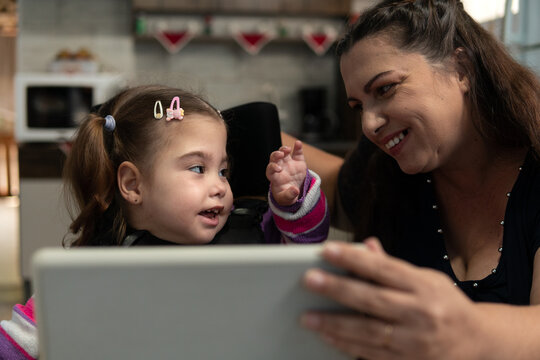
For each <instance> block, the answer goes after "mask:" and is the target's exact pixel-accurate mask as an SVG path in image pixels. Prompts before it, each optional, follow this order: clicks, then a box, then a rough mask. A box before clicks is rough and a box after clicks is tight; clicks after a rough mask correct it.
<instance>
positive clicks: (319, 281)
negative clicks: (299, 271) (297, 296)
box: [306, 270, 324, 288]
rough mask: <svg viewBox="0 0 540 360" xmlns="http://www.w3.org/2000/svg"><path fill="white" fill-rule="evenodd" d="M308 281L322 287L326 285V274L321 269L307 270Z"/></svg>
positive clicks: (312, 284) (311, 284)
mask: <svg viewBox="0 0 540 360" xmlns="http://www.w3.org/2000/svg"><path fill="white" fill-rule="evenodd" d="M306 282H307V284H308V285H310V286H313V287H317V288H318V287H321V286H323V285H324V275H323V274H322V273H321V272H320V271H319V270H308V271H307V272H306Z"/></svg>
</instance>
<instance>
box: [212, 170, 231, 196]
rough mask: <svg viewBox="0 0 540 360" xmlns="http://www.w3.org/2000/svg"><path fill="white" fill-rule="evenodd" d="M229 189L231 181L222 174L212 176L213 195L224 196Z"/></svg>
mask: <svg viewBox="0 0 540 360" xmlns="http://www.w3.org/2000/svg"><path fill="white" fill-rule="evenodd" d="M228 189H229V183H228V182H227V180H226V179H225V178H224V177H222V176H219V175H218V176H215V177H213V178H212V185H211V195H212V196H218V197H223V196H225V194H226V193H227V191H228Z"/></svg>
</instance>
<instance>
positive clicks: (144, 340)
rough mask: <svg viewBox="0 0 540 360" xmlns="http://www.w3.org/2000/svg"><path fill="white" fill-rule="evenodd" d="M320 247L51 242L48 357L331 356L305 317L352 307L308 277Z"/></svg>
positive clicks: (42, 322) (39, 303)
mask: <svg viewBox="0 0 540 360" xmlns="http://www.w3.org/2000/svg"><path fill="white" fill-rule="evenodd" d="M320 249H321V247H320V245H243V246H235V245H228V246H193V247H191V246H189V247H185V246H178V247H138V248H137V247H135V248H84V249H80V248H78V249H69V250H64V249H58V248H56V249H52V248H51V249H43V250H40V251H39V252H38V253H36V255H35V256H34V258H33V271H34V282H33V284H34V292H35V297H36V316H37V324H38V334H39V342H40V345H39V346H40V355H41V357H40V358H41V359H48V360H68V359H69V360H73V359H78V360H84V359H92V360H95V359H131V360H133V359H144V360H148V359H156V360H157V359H185V360H204V359H222V360H223V359H225V360H227V359H231V360H233V359H234V360H239V359H247V360H265V359H268V360H276V359H279V360H286V359H291V360H293V359H294V360H299V359H310V360H316V359H321V360H323V359H324V360H331V359H345V358H346V357H345V356H344V355H343V354H341V353H340V352H338V351H337V350H335V349H333V348H332V347H330V346H328V345H327V344H325V343H324V342H323V341H321V339H320V338H319V336H318V335H317V334H315V333H313V332H311V331H308V330H305V329H304V328H302V327H301V326H300V325H299V317H300V315H301V314H302V313H303V312H304V311H306V310H308V309H326V310H336V311H346V310H345V309H343V308H342V307H341V306H340V305H338V304H336V303H333V302H332V301H330V300H328V299H326V298H323V297H320V296H318V295H316V294H313V293H311V292H309V291H307V290H305V289H304V287H303V286H302V284H301V279H302V276H303V274H304V273H305V271H306V270H307V269H308V268H311V267H321V268H325V269H327V270H330V271H336V270H335V269H332V268H331V267H330V266H329V265H328V264H326V263H324V262H323V261H322V260H321V258H320V256H319V253H320Z"/></svg>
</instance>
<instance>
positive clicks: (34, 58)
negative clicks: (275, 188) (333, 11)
mask: <svg viewBox="0 0 540 360" xmlns="http://www.w3.org/2000/svg"><path fill="white" fill-rule="evenodd" d="M131 21H132V15H131V2H130V1H129V0H114V1H108V0H93V1H86V0H69V1H68V0H20V1H19V36H18V44H17V71H45V70H46V69H47V66H48V64H49V63H50V61H51V60H52V59H53V58H54V56H55V54H56V53H57V52H58V51H59V50H60V49H63V48H68V49H70V50H72V51H75V50H77V49H79V48H80V47H85V48H87V49H89V50H90V51H92V52H93V53H94V54H96V55H97V57H98V59H99V61H100V62H101V63H102V64H103V68H104V69H105V70H107V71H119V72H122V73H124V74H125V75H126V76H127V77H128V78H129V80H130V84H141V83H162V84H167V85H174V86H179V87H184V88H187V89H190V90H193V91H196V92H198V93H201V94H203V95H204V96H205V97H206V98H207V99H208V100H209V101H211V102H212V103H213V104H215V105H216V106H217V107H219V108H227V107H229V106H234V105H237V104H239V103H242V102H248V101H254V100H258V101H261V100H262V101H271V102H274V103H276V104H277V105H278V108H279V112H280V117H281V119H282V127H283V129H284V130H287V131H289V132H293V133H295V132H298V131H299V130H300V126H301V124H300V106H299V99H298V90H299V89H300V88H302V87H308V86H326V87H328V88H329V102H330V104H329V105H330V106H333V104H334V102H333V101H334V100H333V98H334V89H333V88H334V83H335V81H336V76H337V68H336V63H335V59H334V56H333V54H332V52H331V50H330V51H329V52H328V53H327V54H326V55H324V56H321V57H319V56H317V55H315V54H314V52H313V51H312V50H311V49H309V48H308V46H307V45H306V44H304V43H302V42H292V43H290V42H289V43H269V44H268V45H266V47H264V48H263V49H262V50H261V52H260V53H259V54H258V55H249V54H248V53H246V52H245V51H244V50H242V49H241V48H240V46H239V45H237V44H236V43H235V42H234V41H232V40H231V41H222V42H204V43H203V42H195V41H193V42H191V43H189V44H187V45H186V47H184V48H183V49H182V50H181V51H180V52H179V53H177V54H175V55H171V54H169V53H168V52H167V51H166V50H165V49H164V48H163V47H162V46H161V45H160V44H159V43H158V42H157V41H155V40H153V39H147V40H135V39H134V37H133V35H132V29H131Z"/></svg>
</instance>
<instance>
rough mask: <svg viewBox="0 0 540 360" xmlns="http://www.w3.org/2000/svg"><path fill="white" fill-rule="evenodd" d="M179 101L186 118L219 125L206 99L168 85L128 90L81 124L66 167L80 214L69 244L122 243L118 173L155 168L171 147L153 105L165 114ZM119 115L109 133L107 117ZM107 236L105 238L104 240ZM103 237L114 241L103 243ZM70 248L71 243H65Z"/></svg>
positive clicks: (68, 193)
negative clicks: (130, 167) (122, 168)
mask: <svg viewBox="0 0 540 360" xmlns="http://www.w3.org/2000/svg"><path fill="white" fill-rule="evenodd" d="M175 96H178V97H180V102H181V107H182V108H183V109H184V111H185V114H184V115H185V116H189V115H190V114H204V115H209V116H212V117H214V118H216V119H218V120H219V121H223V120H222V119H221V115H220V113H219V112H218V111H217V110H216V109H215V108H214V107H212V106H211V105H210V104H209V103H208V102H206V101H205V100H203V99H202V98H201V97H199V96H196V95H194V94H192V93H189V92H186V91H184V90H180V89H175V88H170V87H165V86H157V85H153V86H139V87H133V88H129V89H127V90H124V91H122V92H120V93H119V94H117V95H116V96H114V97H113V98H111V99H110V100H109V101H107V102H106V103H104V104H102V105H101V106H99V108H98V109H97V111H95V112H92V113H90V114H89V115H88V116H87V117H86V118H85V120H84V121H83V122H82V123H81V125H80V127H79V129H78V130H77V133H76V135H75V139H74V142H73V145H72V147H71V151H70V153H69V155H68V158H67V160H66V164H65V166H64V174H63V176H64V189H65V194H66V197H67V203H68V205H72V206H75V213H76V216H73V215H72V218H73V222H72V223H71V225H70V228H69V232H70V233H71V234H72V235H74V236H73V237H74V239H72V240H71V241H70V244H69V245H70V246H93V245H118V244H120V243H121V241H122V240H123V238H124V236H125V234H126V227H127V221H126V216H125V211H124V206H123V201H124V200H123V198H122V197H121V195H120V193H119V191H118V185H117V179H116V172H117V169H118V166H119V165H120V164H121V163H122V162H124V161H130V162H132V163H134V164H135V165H136V166H137V167H139V168H140V169H144V170H146V171H149V170H151V167H152V162H153V160H154V155H155V154H157V153H158V152H159V151H160V150H161V149H162V148H165V147H167V146H168V144H169V142H170V139H171V138H170V135H169V133H170V132H168V131H167V123H168V122H167V121H165V117H163V118H162V119H161V120H156V119H155V118H154V104H155V102H156V100H159V101H161V103H162V107H163V110H165V108H166V107H167V106H168V105H169V104H170V102H171V101H172V99H173V98H174V97H175ZM107 115H111V116H113V117H114V119H115V122H116V127H115V129H114V130H113V131H108V130H106V129H105V127H104V125H105V117H106V116H107ZM103 235H105V236H103ZM103 239H115V241H113V243H110V241H109V243H103V241H104V240H103ZM64 244H65V245H66V241H64Z"/></svg>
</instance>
